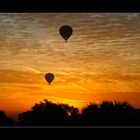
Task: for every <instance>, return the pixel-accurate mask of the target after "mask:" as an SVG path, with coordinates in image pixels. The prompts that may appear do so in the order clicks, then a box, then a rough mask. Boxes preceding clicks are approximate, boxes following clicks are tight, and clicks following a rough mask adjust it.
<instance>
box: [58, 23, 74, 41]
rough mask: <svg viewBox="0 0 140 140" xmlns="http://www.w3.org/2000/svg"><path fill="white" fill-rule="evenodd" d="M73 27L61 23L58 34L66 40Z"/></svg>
mask: <svg viewBox="0 0 140 140" xmlns="http://www.w3.org/2000/svg"><path fill="white" fill-rule="evenodd" d="M72 32H73V29H72V27H71V26H69V25H63V26H62V27H60V29H59V33H60V35H61V36H62V37H63V39H64V40H65V41H66V42H67V40H68V39H69V37H70V36H71V35H72Z"/></svg>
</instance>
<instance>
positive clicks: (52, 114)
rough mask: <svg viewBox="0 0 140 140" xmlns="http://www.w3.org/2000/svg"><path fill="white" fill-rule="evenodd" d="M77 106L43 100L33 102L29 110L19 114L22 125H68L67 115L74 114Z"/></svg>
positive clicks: (69, 121)
mask: <svg viewBox="0 0 140 140" xmlns="http://www.w3.org/2000/svg"><path fill="white" fill-rule="evenodd" d="M77 112H78V109H77V108H74V107H69V106H68V105H67V104H55V103H52V102H49V101H47V100H44V102H41V103H40V104H35V105H34V106H33V107H32V109H31V110H30V111H27V112H24V113H21V114H19V120H20V122H21V124H22V125H48V126H49V125H69V124H70V123H71V122H72V121H71V120H70V119H69V116H71V115H73V114H76V113H77Z"/></svg>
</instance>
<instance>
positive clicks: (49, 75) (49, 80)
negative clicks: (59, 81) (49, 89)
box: [45, 73, 54, 85]
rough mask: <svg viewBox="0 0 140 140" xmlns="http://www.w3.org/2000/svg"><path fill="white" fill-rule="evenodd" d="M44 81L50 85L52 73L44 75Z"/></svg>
mask: <svg viewBox="0 0 140 140" xmlns="http://www.w3.org/2000/svg"><path fill="white" fill-rule="evenodd" d="M45 79H46V81H47V82H48V83H49V85H50V84H51V82H52V81H53V79H54V74H53V73H47V74H45Z"/></svg>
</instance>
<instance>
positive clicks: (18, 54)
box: [0, 13, 140, 115]
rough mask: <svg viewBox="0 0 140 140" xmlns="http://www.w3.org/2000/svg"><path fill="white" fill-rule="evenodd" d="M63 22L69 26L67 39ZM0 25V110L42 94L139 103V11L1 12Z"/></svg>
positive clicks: (78, 101) (20, 107)
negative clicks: (61, 30)
mask: <svg viewBox="0 0 140 140" xmlns="http://www.w3.org/2000/svg"><path fill="white" fill-rule="evenodd" d="M64 24H68V25H71V26H72V27H73V30H74V32H73V35H72V36H71V37H70V39H69V40H68V43H65V41H64V40H63V39H62V37H61V36H60V35H59V27H61V26H62V25H64ZM0 30H1V32H0V66H1V67H0V110H4V111H6V113H8V114H12V115H13V114H18V113H19V112H22V111H26V110H27V109H29V108H31V107H32V106H33V105H34V103H39V102H40V101H43V100H44V99H48V100H50V101H53V102H62V103H68V104H70V105H74V106H77V107H79V108H81V107H83V106H85V105H87V104H88V103H89V102H101V101H103V100H113V101H114V100H115V101H116V100H117V101H128V102H129V103H131V104H133V105H135V106H137V107H140V103H139V100H140V46H139V44H140V14H137V13H129V14H128V13H122V14H121V13H118V14H117V13H116V14H115V13H114V14H113V13H112V14H111V13H110V14H107V13H106V14H105V13H88V14H87V13H79V14H78V13H71V14H70V13H69V14H68V13H42V14H38V13H34V14H31V13H30V14H29V13H24V14H21V13H20V14H17V13H15V14H14V13H13V14H8V13H7V14H4V13H3V14H0ZM47 72H52V73H54V75H55V79H54V81H53V82H52V84H51V86H49V85H48V83H47V82H46V81H45V79H44V75H45V73H47Z"/></svg>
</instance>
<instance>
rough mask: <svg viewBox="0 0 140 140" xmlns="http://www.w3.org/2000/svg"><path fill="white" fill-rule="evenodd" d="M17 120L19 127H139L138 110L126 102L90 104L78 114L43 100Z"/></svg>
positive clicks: (66, 106) (139, 112)
mask: <svg viewBox="0 0 140 140" xmlns="http://www.w3.org/2000/svg"><path fill="white" fill-rule="evenodd" d="M19 120H20V122H21V125H47V126H54V125H55V126H63V125H72V126H80V125H83V126H100V125H101V126H111V125H115V126H122V125H123V126H126V125H140V109H136V108H134V107H133V106H131V105H130V104H128V103H127V102H121V103H120V102H109V101H103V102H102V103H100V104H95V103H90V104H89V105H87V107H85V108H83V110H82V111H81V112H79V109H78V108H75V107H73V106H69V105H67V104H56V103H52V102H49V101H47V100H44V102H41V103H40V104H35V105H34V106H33V107H32V108H31V110H29V111H27V112H23V113H21V114H19Z"/></svg>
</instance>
